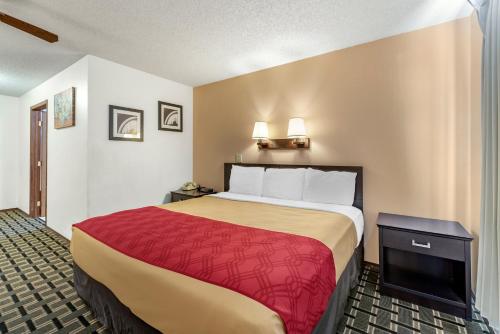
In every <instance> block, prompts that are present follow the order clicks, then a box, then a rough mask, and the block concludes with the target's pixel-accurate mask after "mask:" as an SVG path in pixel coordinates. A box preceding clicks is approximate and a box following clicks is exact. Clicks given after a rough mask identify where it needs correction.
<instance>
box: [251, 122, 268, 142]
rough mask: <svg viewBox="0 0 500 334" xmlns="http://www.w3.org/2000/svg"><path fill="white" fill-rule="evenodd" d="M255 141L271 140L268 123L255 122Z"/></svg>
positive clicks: (253, 134) (253, 136)
mask: <svg viewBox="0 0 500 334" xmlns="http://www.w3.org/2000/svg"><path fill="white" fill-rule="evenodd" d="M252 138H253V139H267V138H269V133H268V131H267V123H266V122H255V126H254V127H253V133H252Z"/></svg>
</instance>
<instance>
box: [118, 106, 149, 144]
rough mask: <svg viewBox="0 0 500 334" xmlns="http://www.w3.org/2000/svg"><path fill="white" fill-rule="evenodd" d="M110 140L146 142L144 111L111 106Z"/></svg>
mask: <svg viewBox="0 0 500 334" xmlns="http://www.w3.org/2000/svg"><path fill="white" fill-rule="evenodd" d="M109 140H121V141H136V142H142V141H144V111H143V110H139V109H133V108H125V107H120V106H114V105H110V106H109Z"/></svg>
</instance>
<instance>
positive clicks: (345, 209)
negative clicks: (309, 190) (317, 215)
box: [209, 192, 365, 246]
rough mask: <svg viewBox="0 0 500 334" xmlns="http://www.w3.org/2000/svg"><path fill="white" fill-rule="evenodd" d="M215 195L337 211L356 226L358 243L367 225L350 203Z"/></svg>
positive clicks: (217, 195) (239, 199) (224, 196)
mask: <svg viewBox="0 0 500 334" xmlns="http://www.w3.org/2000/svg"><path fill="white" fill-rule="evenodd" d="M209 196H213V197H218V198H223V199H229V200H233V201H246V202H257V203H266V204H273V205H280V206H288V207H291V208H301V209H310V210H319V211H326V212H336V213H340V214H343V215H344V216H347V217H349V218H350V219H351V220H352V221H353V223H354V227H355V228H356V235H357V237H358V243H357V245H358V246H359V243H360V242H361V238H362V237H363V230H364V226H365V221H364V218H363V212H362V211H361V210H360V209H358V208H356V207H354V206H348V205H337V204H325V203H313V202H305V201H293V200H288V199H280V198H271V197H262V196H253V195H244V194H235V193H229V192H221V193H217V194H213V195H209Z"/></svg>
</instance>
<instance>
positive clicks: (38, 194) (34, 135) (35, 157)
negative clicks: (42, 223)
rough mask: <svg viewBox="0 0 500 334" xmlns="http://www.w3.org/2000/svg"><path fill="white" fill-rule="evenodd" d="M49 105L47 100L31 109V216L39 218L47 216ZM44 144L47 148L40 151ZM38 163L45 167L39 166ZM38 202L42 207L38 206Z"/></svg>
mask: <svg viewBox="0 0 500 334" xmlns="http://www.w3.org/2000/svg"><path fill="white" fill-rule="evenodd" d="M48 103H49V101H48V100H45V101H42V102H40V103H37V104H35V105H34V106H32V107H31V108H30V216H31V217H37V218H38V217H42V215H43V216H45V217H46V216H47V160H48V159H47V157H48V154H47V146H48V145H47V144H48V143H47V130H48V124H47V113H48V107H49V104H48ZM43 110H45V111H43ZM43 114H44V115H43ZM39 122H40V123H39ZM41 137H43V139H42V140H41ZM42 144H44V145H45V147H44V148H43V150H40V148H41V145H42ZM44 153H45V154H44ZM38 161H40V162H41V164H43V166H42V165H38ZM42 175H43V178H42ZM43 194H44V195H43ZM38 202H40V205H37V203H38Z"/></svg>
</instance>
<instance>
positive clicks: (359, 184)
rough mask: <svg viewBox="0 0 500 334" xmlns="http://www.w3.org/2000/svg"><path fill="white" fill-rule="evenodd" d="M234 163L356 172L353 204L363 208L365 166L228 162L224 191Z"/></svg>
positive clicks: (250, 165) (227, 187)
mask: <svg viewBox="0 0 500 334" xmlns="http://www.w3.org/2000/svg"><path fill="white" fill-rule="evenodd" d="M233 165H237V166H244V167H245V166H246V167H264V168H309V167H310V168H314V169H319V170H322V171H325V172H329V171H339V172H354V173H357V176H356V189H355V192H354V203H353V206H355V207H357V208H358V209H360V210H363V167H360V166H316V165H281V164H247V163H228V162H226V163H225V164H224V191H228V190H229V178H230V176H231V168H232V166H233Z"/></svg>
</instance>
